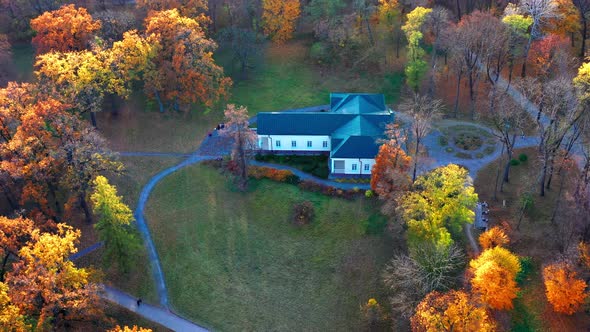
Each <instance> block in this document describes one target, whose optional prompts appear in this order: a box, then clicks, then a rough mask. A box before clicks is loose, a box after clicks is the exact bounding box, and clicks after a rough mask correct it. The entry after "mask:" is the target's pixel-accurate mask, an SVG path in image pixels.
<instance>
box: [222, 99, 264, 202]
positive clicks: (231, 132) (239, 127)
mask: <svg viewBox="0 0 590 332" xmlns="http://www.w3.org/2000/svg"><path fill="white" fill-rule="evenodd" d="M224 115H225V128H224V129H223V131H222V135H227V136H229V137H231V138H232V139H233V149H232V154H231V156H232V161H233V162H234V163H235V166H236V168H237V180H238V187H239V188H240V189H242V190H245V189H246V186H247V184H248V154H249V152H250V151H251V150H252V149H253V148H254V146H255V144H256V133H254V132H253V131H252V130H250V128H249V126H250V123H249V121H248V120H249V116H248V109H247V108H246V107H244V106H236V105H234V104H230V105H227V107H226V109H225V111H224Z"/></svg>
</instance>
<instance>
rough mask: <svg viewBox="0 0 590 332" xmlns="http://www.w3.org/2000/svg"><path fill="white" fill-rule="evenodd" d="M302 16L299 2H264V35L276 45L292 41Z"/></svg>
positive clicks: (279, 0)
mask: <svg viewBox="0 0 590 332" xmlns="http://www.w3.org/2000/svg"><path fill="white" fill-rule="evenodd" d="M300 14H301V8H300V4H299V0H262V22H263V28H264V34H265V35H267V36H269V37H270V38H271V39H272V40H273V41H274V42H276V43H283V42H285V41H287V40H289V39H291V37H292V36H293V32H294V31H295V24H296V23H297V19H298V18H299V15H300Z"/></svg>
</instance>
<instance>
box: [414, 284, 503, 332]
mask: <svg viewBox="0 0 590 332" xmlns="http://www.w3.org/2000/svg"><path fill="white" fill-rule="evenodd" d="M411 323H412V331H416V332H418V331H420V332H422V331H424V332H438V331H449V332H450V331H453V332H472V331H480V332H481V331H495V329H496V324H495V323H494V321H493V320H492V319H491V318H490V317H489V316H488V313H487V311H486V309H485V308H482V307H478V306H476V305H475V304H474V301H473V299H471V298H470V296H469V294H467V293H466V292H464V291H456V290H452V291H449V292H447V293H439V292H437V291H434V292H431V293H429V294H428V295H426V297H425V298H424V299H423V300H422V302H420V303H419V304H418V306H417V307H416V313H415V314H414V316H412V319H411Z"/></svg>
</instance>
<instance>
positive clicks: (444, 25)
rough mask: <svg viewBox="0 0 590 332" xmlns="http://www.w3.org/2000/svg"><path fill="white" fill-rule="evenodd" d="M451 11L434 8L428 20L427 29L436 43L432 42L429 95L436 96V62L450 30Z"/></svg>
mask: <svg viewBox="0 0 590 332" xmlns="http://www.w3.org/2000/svg"><path fill="white" fill-rule="evenodd" d="M450 17H451V15H450V13H449V10H448V9H446V8H444V7H438V6H437V7H434V8H433V9H432V12H430V15H428V18H427V19H426V28H427V29H428V30H429V31H430V33H431V34H432V36H433V38H434V41H433V42H432V56H431V58H430V68H431V70H430V81H429V84H428V94H429V95H430V96H431V97H433V96H434V88H435V86H434V73H435V69H436V60H437V58H438V52H439V51H440V50H441V49H442V45H441V44H442V43H443V40H444V37H443V35H444V31H445V30H446V29H448V27H449V24H450Z"/></svg>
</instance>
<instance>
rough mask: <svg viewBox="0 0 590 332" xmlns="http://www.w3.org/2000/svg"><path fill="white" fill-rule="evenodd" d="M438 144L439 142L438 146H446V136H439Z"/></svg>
mask: <svg viewBox="0 0 590 332" xmlns="http://www.w3.org/2000/svg"><path fill="white" fill-rule="evenodd" d="M438 144H440V146H447V145H449V139H448V138H447V137H446V136H439V137H438Z"/></svg>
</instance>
